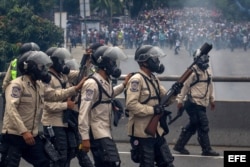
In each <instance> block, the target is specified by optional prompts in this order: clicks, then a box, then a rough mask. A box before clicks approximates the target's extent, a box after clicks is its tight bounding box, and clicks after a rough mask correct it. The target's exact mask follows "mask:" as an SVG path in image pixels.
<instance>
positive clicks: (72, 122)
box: [63, 50, 91, 128]
mask: <svg viewBox="0 0 250 167" xmlns="http://www.w3.org/2000/svg"><path fill="white" fill-rule="evenodd" d="M90 54H91V51H90V50H89V51H87V53H86V54H83V56H82V60H81V63H80V67H79V73H78V76H77V79H76V82H75V83H73V85H77V84H78V83H79V82H80V81H81V80H82V78H83V77H84V76H86V75H87V65H86V64H87V61H88V60H89V59H90ZM75 98H76V96H72V97H71V100H72V101H74V100H75ZM80 100H81V97H80V93H79V96H78V108H79V107H80ZM77 120H78V112H76V111H74V110H70V109H66V110H64V112H63V122H67V123H68V124H69V127H72V128H74V127H75V126H77V124H78V121H77Z"/></svg>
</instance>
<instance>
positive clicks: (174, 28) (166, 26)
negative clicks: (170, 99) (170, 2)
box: [87, 7, 250, 54]
mask: <svg viewBox="0 0 250 167" xmlns="http://www.w3.org/2000/svg"><path fill="white" fill-rule="evenodd" d="M100 40H101V41H103V42H105V43H106V44H108V43H111V44H112V45H114V46H116V45H122V46H123V47H124V48H137V47H139V46H141V45H142V44H150V45H154V46H160V47H161V48H164V47H168V48H170V49H172V48H174V49H175V48H176V46H178V44H179V43H180V45H181V46H183V48H185V49H187V50H188V51H189V52H190V54H191V53H193V52H194V49H195V48H197V47H199V44H200V43H203V42H204V41H208V42H210V43H212V44H213V45H214V46H215V48H216V49H218V50H219V49H230V50H231V51H234V49H235V48H242V49H244V50H245V51H246V50H247V49H248V48H249V47H250V42H249V41H250V23H249V22H234V21H228V20H227V19H225V18H224V17H223V15H222V14H221V13H220V12H219V11H217V10H212V9H206V8H201V7H200V8H188V7H186V8H183V9H169V8H160V9H156V10H144V11H142V12H141V13H140V14H139V16H138V17H137V18H135V19H132V20H129V21H126V22H119V23H114V24H113V25H112V26H108V25H101V28H100V30H97V29H96V28H93V29H91V28H90V29H88V31H87V42H88V43H92V42H95V41H100Z"/></svg>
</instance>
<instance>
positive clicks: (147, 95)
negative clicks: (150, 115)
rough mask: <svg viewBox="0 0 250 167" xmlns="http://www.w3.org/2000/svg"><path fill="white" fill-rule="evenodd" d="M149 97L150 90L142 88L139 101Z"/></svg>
mask: <svg viewBox="0 0 250 167" xmlns="http://www.w3.org/2000/svg"><path fill="white" fill-rule="evenodd" d="M149 97H150V92H149V90H143V91H142V92H141V97H140V101H141V102H144V101H145V100H147V99H148V98H149Z"/></svg>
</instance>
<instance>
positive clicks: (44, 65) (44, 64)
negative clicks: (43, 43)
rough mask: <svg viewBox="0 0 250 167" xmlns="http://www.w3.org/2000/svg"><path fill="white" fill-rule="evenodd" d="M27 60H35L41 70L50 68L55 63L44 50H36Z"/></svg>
mask: <svg viewBox="0 0 250 167" xmlns="http://www.w3.org/2000/svg"><path fill="white" fill-rule="evenodd" d="M27 61H33V62H35V63H36V64H37V67H38V69H39V70H43V69H48V68H49V67H50V66H52V64H53V62H52V61H51V59H50V58H49V57H48V56H47V55H46V54H45V53H44V52H42V51H34V52H33V53H32V54H31V55H30V56H29V57H28V58H27Z"/></svg>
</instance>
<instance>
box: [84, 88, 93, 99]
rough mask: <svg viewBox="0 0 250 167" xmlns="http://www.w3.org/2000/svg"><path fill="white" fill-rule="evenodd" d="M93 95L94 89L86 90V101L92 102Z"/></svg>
mask: <svg viewBox="0 0 250 167" xmlns="http://www.w3.org/2000/svg"><path fill="white" fill-rule="evenodd" d="M93 95H94V91H93V90H92V89H87V90H86V97H85V98H84V100H86V101H90V100H92V99H93Z"/></svg>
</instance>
